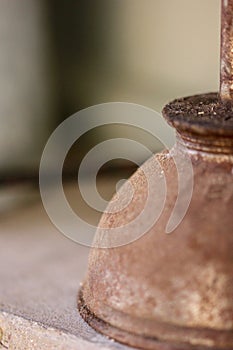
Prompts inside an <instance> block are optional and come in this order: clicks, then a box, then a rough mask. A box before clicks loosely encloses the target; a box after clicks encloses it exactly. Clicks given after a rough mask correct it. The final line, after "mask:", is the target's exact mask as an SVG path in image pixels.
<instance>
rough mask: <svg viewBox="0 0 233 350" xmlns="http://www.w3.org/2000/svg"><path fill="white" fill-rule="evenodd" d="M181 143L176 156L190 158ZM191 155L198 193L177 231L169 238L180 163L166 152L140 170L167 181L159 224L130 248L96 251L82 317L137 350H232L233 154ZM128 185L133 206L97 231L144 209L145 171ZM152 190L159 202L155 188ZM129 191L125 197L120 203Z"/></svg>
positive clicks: (106, 218)
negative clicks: (157, 167)
mask: <svg viewBox="0 0 233 350" xmlns="http://www.w3.org/2000/svg"><path fill="white" fill-rule="evenodd" d="M199 137H200V139H201V134H199ZM184 143H186V139H185V138H184V139H182V137H181V138H180V136H179V142H178V144H177V146H176V148H175V152H176V154H177V155H178V156H179V157H182V156H183V152H187V151H184V148H183V144H184ZM219 147H223V145H222V146H219ZM188 152H189V153H190V157H191V159H192V164H193V169H194V181H195V186H194V192H193V196H192V201H191V204H190V207H189V209H188V212H187V215H186V216H185V218H184V220H183V221H182V223H181V224H180V225H179V226H178V228H177V229H176V230H175V231H174V232H173V233H172V234H171V235H167V234H166V233H165V227H166V224H167V220H168V218H169V216H170V213H171V209H172V208H173V207H174V204H175V201H176V198H177V193H178V192H177V191H178V188H177V180H176V177H177V176H176V175H175V174H176V167H175V164H174V162H173V160H172V158H171V157H170V156H169V154H166V153H163V154H161V155H157V156H155V157H154V158H153V159H150V160H149V161H147V162H146V163H145V164H144V165H143V167H142V170H143V168H144V167H147V168H150V169H151V171H152V170H153V168H154V163H156V161H157V160H158V161H159V162H160V164H161V165H162V168H163V171H164V173H165V175H166V180H167V199H166V205H165V208H164V211H163V214H162V216H161V218H160V219H159V221H158V222H157V223H156V224H155V226H154V227H153V228H152V229H151V230H150V231H149V232H148V233H147V234H146V235H144V236H143V237H142V238H140V239H139V240H137V241H135V242H133V243H132V244H130V245H126V246H123V247H120V248H113V249H107V250H104V249H97V248H95V249H93V250H92V252H91V254H90V259H89V268H88V274H87V278H86V280H85V283H84V287H83V290H82V293H83V294H82V298H81V301H80V304H79V308H80V310H81V313H82V314H83V316H84V318H85V319H86V320H87V322H88V323H90V324H91V325H92V326H93V327H94V328H96V329H97V330H99V331H100V332H103V333H105V334H108V335H109V336H113V337H114V338H116V339H118V340H119V341H123V342H125V343H127V344H129V345H132V346H135V347H139V348H143V349H177V348H179V349H190V348H195V349H196V348H197V349H205V347H206V348H208V347H210V348H211V349H232V348H233V254H232V250H233V235H232V232H233V221H232V212H233V181H232V176H233V175H232V169H233V152H232V153H231V154H227V155H226V154H224V155H222V154H221V153H220V152H219V151H218V152H217V153H214V152H213V153H212V150H211V146H210V147H209V150H205V151H204V152H202V151H197V150H195V148H193V150H191V149H190V147H189V150H188ZM158 176H159V174H158ZM130 181H131V182H132V185H133V186H135V187H136V188H137V190H136V193H135V195H134V198H133V200H132V202H131V203H130V205H129V206H128V207H127V208H126V209H125V210H124V211H123V212H121V213H119V214H114V215H112V214H104V215H103V217H102V219H101V222H100V227H102V226H104V227H113V226H114V225H119V226H122V225H125V224H126V223H127V221H128V218H131V219H132V213H133V215H134V216H136V215H138V214H139V212H140V211H141V210H142V209H143V206H144V204H145V202H144V201H145V200H146V193H147V187H146V186H145V182H144V180H143V174H142V172H141V171H140V170H139V171H138V172H137V173H136V174H135V175H134V176H133V177H132V178H131V180H130ZM153 191H154V196H157V193H158V189H156V185H155V187H154V189H153ZM125 192H126V191H125V190H124V188H123V189H122V191H120V195H121V196H122V198H123V197H124V196H127V194H126V193H125ZM118 195H119V194H118ZM148 215H153V208H151V212H150V213H148ZM97 239H98V232H97ZM84 310H85V312H84ZM87 310H89V316H88V313H87ZM94 315H95V317H94ZM99 319H101V320H102V321H103V323H101V322H99V321H98V320H99ZM113 329H114V331H113Z"/></svg>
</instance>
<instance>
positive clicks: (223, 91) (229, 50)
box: [220, 0, 233, 102]
mask: <svg viewBox="0 0 233 350" xmlns="http://www.w3.org/2000/svg"><path fill="white" fill-rule="evenodd" d="M220 97H221V99H222V101H223V102H224V101H226V102H228V101H232V102H233V0H222V28H221V77H220Z"/></svg>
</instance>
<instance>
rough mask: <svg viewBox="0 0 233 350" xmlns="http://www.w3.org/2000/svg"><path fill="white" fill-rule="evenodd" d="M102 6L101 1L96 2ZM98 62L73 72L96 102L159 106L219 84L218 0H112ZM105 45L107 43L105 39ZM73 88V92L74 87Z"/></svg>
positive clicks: (214, 88) (79, 87) (78, 88)
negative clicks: (112, 101)
mask: <svg viewBox="0 0 233 350" xmlns="http://www.w3.org/2000/svg"><path fill="white" fill-rule="evenodd" d="M101 3H102V5H103V11H104V6H105V5H104V3H105V2H104V1H100V4H101ZM109 3H110V4H111V3H112V4H114V6H113V7H112V11H113V12H114V13H107V12H106V13H104V12H103V19H102V20H103V21H104V20H105V18H106V17H109V16H112V18H111V25H110V28H109V29H108V27H106V38H105V40H107V42H108V45H107V50H106V48H105V47H104V45H103V46H102V47H101V46H100V47H99V50H101V53H102V66H99V65H97V66H95V65H90V66H88V67H87V71H86V72H85V69H84V70H83V72H82V74H81V76H80V74H79V77H77V85H76V87H77V90H78V91H80V93H81V94H83V95H85V91H90V96H92V99H93V101H94V102H95V103H99V102H104V101H108V100H114V101H115V100H117V101H118V100H119V101H128V102H135V103H139V104H144V105H148V106H150V107H153V108H157V109H159V110H160V109H161V108H162V106H163V104H164V103H166V102H167V101H169V100H171V99H173V98H175V97H177V96H184V95H189V94H195V93H200V92H206V91H215V90H217V89H218V79H219V45H220V0H195V1H193V0H144V1H142V0H117V1H114V0H112V1H110V2H109ZM105 45H106V44H105ZM77 90H76V91H77Z"/></svg>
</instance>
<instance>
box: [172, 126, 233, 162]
mask: <svg viewBox="0 0 233 350" xmlns="http://www.w3.org/2000/svg"><path fill="white" fill-rule="evenodd" d="M176 140H177V144H178V145H179V146H180V147H183V148H184V149H185V148H186V149H187V150H189V151H196V152H204V153H206V154H216V155H217V154H218V155H229V156H232V157H233V137H232V136H224V135H221V136H220V135H218V136H216V135H211V134H210V135H201V134H194V133H189V132H182V133H180V132H177V133H176Z"/></svg>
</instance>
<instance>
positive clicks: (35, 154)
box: [0, 0, 221, 170]
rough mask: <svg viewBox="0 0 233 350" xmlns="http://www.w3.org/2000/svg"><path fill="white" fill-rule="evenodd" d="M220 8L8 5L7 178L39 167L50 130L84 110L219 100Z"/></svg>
mask: <svg viewBox="0 0 233 350" xmlns="http://www.w3.org/2000/svg"><path fill="white" fill-rule="evenodd" d="M220 2H221V1H220V0H195V1H193V0H143V1H142V0H79V1H71V2H68V1H66V0H57V1H56V2H52V1H50V0H43V1H42V0H20V1H18V0H11V1H8V0H1V2H0V29H1V30H0V36H1V56H0V78H1V79H0V123H1V129H0V170H2V169H3V170H6V169H10V170H11V169H19V168H20V167H21V168H23V169H31V168H35V167H36V166H38V164H39V160H40V155H41V151H42V149H43V145H44V144H45V141H46V139H47V137H48V135H49V130H50V128H49V125H53V124H54V125H55V124H56V123H58V122H60V121H61V120H62V118H66V117H68V116H69V115H70V114H72V113H75V112H76V111H77V110H79V109H82V108H84V107H88V106H91V105H95V104H99V103H104V102H111V101H125V102H133V103H137V104H141V105H145V106H148V107H152V108H154V109H156V110H158V111H160V110H161V108H162V106H163V105H164V104H165V103H166V102H167V101H170V100H171V99H174V98H176V97H178V96H185V95H189V94H195V93H200V92H207V91H214V90H217V89H218V78H219V44H220ZM48 9H50V11H48ZM51 57H52V60H51ZM167 132H168V133H169V132H170V130H169V129H168V131H167ZM107 133H108V136H109V137H110V138H111V137H114V136H121V131H117V130H116V128H114V129H108V131H107ZM126 134H127V133H126ZM129 136H131V137H133V138H134V134H133V132H132V131H130V132H129ZM97 139H98V135H97ZM155 146H156V145H155Z"/></svg>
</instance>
